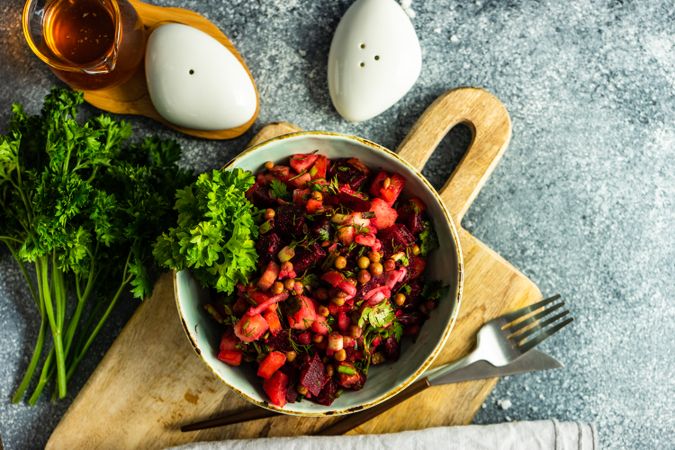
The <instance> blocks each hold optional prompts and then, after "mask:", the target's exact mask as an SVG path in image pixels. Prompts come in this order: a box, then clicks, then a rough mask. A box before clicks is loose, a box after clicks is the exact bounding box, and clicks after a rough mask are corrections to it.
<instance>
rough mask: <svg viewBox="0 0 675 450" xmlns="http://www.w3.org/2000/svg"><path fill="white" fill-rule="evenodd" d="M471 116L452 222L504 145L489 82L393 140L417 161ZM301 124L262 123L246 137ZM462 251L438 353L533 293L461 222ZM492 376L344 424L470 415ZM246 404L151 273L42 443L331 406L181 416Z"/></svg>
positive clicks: (505, 133) (92, 444)
mask: <svg viewBox="0 0 675 450" xmlns="http://www.w3.org/2000/svg"><path fill="white" fill-rule="evenodd" d="M459 123H465V124H468V125H469V126H470V127H471V129H472V130H473V132H474V138H473V142H472V144H471V146H470V147H469V150H468V151H467V153H466V155H465V156H464V158H463V159H462V161H461V162H460V163H459V165H458V167H457V168H456V170H455V172H454V173H453V175H452V176H451V178H450V180H449V181H448V183H447V184H446V186H445V187H444V189H442V190H441V192H442V198H443V200H444V201H445V203H446V205H447V206H448V209H449V211H450V213H451V215H452V217H453V218H454V220H455V221H456V223H457V224H460V223H461V219H462V216H463V215H464V213H465V212H466V211H467V209H468V208H469V205H470V204H471V202H472V201H473V199H474V198H475V196H476V195H477V193H478V191H479V190H480V188H481V186H482V185H483V184H484V183H485V180H486V179H487V177H488V176H489V174H490V172H491V171H492V170H493V169H494V167H495V166H496V164H497V161H498V160H499V158H500V156H501V155H502V153H503V151H504V150H505V148H506V146H507V144H508V141H509V138H510V135H511V124H510V119H509V116H508V113H507V111H506V109H505V108H504V106H503V105H502V104H501V103H500V102H499V100H497V99H496V98H495V97H494V96H492V95H491V94H489V93H488V92H486V91H483V90H481V89H475V88H463V89H457V90H453V91H449V92H447V93H445V94H444V95H443V96H441V97H440V98H439V99H437V100H436V101H435V102H434V103H433V104H432V105H431V106H430V107H429V108H428V109H427V110H426V112H425V113H424V114H423V115H422V117H420V119H419V120H418V121H417V123H416V124H415V125H414V127H413V129H412V130H411V131H410V133H409V135H408V137H407V138H406V139H405V140H404V141H403V143H402V144H401V145H400V147H399V149H398V152H399V153H400V154H401V155H402V156H404V157H405V158H406V159H407V160H408V161H409V162H411V163H412V164H413V165H415V166H417V167H418V168H421V167H422V166H424V163H425V162H426V161H427V159H428V157H429V155H430V154H431V153H432V152H433V150H434V149H435V148H436V146H437V145H438V143H439V142H440V141H441V139H442V138H443V137H444V136H445V134H446V133H447V131H448V130H449V129H450V128H452V127H453V126H455V125H456V124H459ZM297 129H298V128H297V127H295V126H293V125H291V124H287V123H275V124H270V125H267V126H266V127H264V128H263V129H262V131H261V132H260V133H259V134H258V135H257V136H256V137H255V138H254V140H253V142H252V143H257V142H262V141H265V140H267V139H269V138H271V137H274V136H277V135H281V134H286V133H289V132H292V131H295V130H297ZM459 234H460V240H461V245H462V252H463V254H464V263H465V275H466V276H465V284H464V296H463V300H462V304H461V308H460V312H459V318H458V321H457V324H456V326H455V329H454V331H453V332H452V334H451V335H450V338H449V340H448V344H447V346H446V347H445V349H444V351H443V352H442V353H441V355H440V356H439V357H438V359H437V360H436V364H443V363H447V362H449V361H451V360H454V359H456V358H459V357H461V356H463V355H464V354H466V353H467V352H468V351H469V350H470V349H471V348H472V346H473V345H474V335H475V333H476V331H477V330H478V328H480V326H481V325H482V324H483V323H485V322H486V321H488V320H490V319H492V318H494V317H497V316H499V315H501V314H503V313H504V312H506V311H509V310H513V309H517V308H519V307H522V306H524V305H526V304H529V303H533V302H534V301H537V300H539V299H540V298H541V294H540V292H539V290H538V289H537V287H536V286H535V285H534V283H533V282H532V281H530V280H529V279H528V278H527V277H525V276H524V275H523V274H521V273H520V272H519V271H518V270H516V269H515V268H514V267H513V266H511V265H510V264H509V263H508V262H507V261H505V260H504V259H503V258H501V257H500V256H499V255H497V254H496V253H495V252H494V251H492V250H490V249H489V248H488V247H486V246H485V244H483V243H481V242H480V241H479V240H477V239H476V238H475V237H473V236H471V234H469V233H468V232H467V231H466V230H464V229H462V228H461V227H459ZM495 383H496V379H493V380H487V381H471V382H464V383H458V384H453V385H446V386H441V387H434V388H433V389H429V390H427V391H425V392H423V393H421V394H419V395H417V396H416V397H413V398H411V399H409V400H407V401H405V402H403V403H401V404H400V405H398V406H397V407H395V408H393V409H391V410H390V411H388V412H387V413H385V414H383V415H381V416H379V417H377V418H375V419H373V420H371V421H370V422H367V423H366V424H364V425H362V426H360V427H359V428H356V429H355V430H353V431H352V432H351V433H385V432H394V431H401V430H411V429H420V428H426V427H430V426H438V425H452V424H467V423H470V422H471V420H472V418H473V416H474V414H475V413H476V411H477V409H478V408H479V407H480V405H481V404H482V403H483V401H484V400H485V397H486V396H487V395H488V393H489V392H490V391H491V390H492V388H493V387H494V385H495ZM245 408H251V405H249V404H248V403H247V402H246V401H244V400H243V399H241V398H240V397H239V396H238V395H237V394H235V393H234V392H232V391H230V390H229V388H227V387H226V386H225V385H224V384H222V383H221V382H220V381H219V380H218V379H216V377H215V376H214V375H213V374H212V373H211V371H210V370H209V369H208V368H207V366H206V365H205V364H204V363H203V362H201V361H200V360H199V359H198V357H197V355H196V354H195V353H194V351H193V350H192V348H191V346H190V344H189V343H188V340H187V339H186V337H185V336H184V334H183V330H182V329H181V324H180V322H179V317H178V314H177V312H176V306H175V303H174V291H173V286H172V281H171V276H170V275H165V276H163V277H162V278H161V279H160V281H159V282H158V283H157V285H156V287H155V290H154V293H153V295H152V297H151V298H149V299H147V300H145V301H144V302H143V304H142V305H141V306H140V307H139V308H138V310H137V311H136V313H135V314H134V316H133V317H132V318H131V320H130V321H129V323H128V324H127V325H126V327H125V328H124V329H123V330H122V332H121V333H120V335H119V337H118V338H117V340H116V341H115V342H114V344H113V345H112V347H111V348H110V350H109V351H108V353H107V354H106V356H105V357H104V359H103V360H102V361H101V363H100V365H99V366H98V368H97V369H96V371H95V372H94V374H93V375H92V376H91V378H90V379H89V381H88V383H87V384H86V385H85V386H84V387H83V388H82V390H81V391H80V394H79V395H78V397H77V398H76V399H75V401H74V402H73V404H72V406H71V407H70V409H69V410H68V412H67V413H66V414H65V416H64V417H63V419H62V420H61V423H60V424H59V425H58V427H57V428H56V430H55V431H54V433H53V434H52V436H51V439H50V440H49V442H48V444H47V448H48V449H70V450H74V449H90V448H97V449H115V448H161V447H166V446H169V445H176V444H181V443H187V442H192V441H197V440H216V439H228V438H250V437H261V436H288V435H295V434H310V433H312V432H314V431H316V430H318V429H320V428H322V427H323V426H325V425H326V424H327V423H328V422H330V421H334V420H336V419H335V418H300V417H294V416H283V417H277V418H272V419H265V420H258V421H255V422H249V423H246V424H239V425H232V426H227V427H221V428H217V429H212V430H204V431H199V432H193V433H181V432H180V431H179V426H180V425H181V424H185V423H188V422H193V421H195V420H197V419H205V418H208V417H210V416H214V415H217V414H222V413H223V412H224V411H239V410H242V409H245Z"/></svg>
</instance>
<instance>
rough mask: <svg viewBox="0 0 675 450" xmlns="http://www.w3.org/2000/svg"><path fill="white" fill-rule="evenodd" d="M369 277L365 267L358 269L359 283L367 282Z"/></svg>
mask: <svg viewBox="0 0 675 450" xmlns="http://www.w3.org/2000/svg"><path fill="white" fill-rule="evenodd" d="M370 279H371V275H370V272H368V271H367V270H366V269H363V270H360V271H359V283H361V284H366V283H367V282H369V281H370Z"/></svg>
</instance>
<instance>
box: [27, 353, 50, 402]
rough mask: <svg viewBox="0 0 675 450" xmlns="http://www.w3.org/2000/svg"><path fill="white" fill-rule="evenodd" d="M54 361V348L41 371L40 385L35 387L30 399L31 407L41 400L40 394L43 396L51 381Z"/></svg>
mask: <svg viewBox="0 0 675 450" xmlns="http://www.w3.org/2000/svg"><path fill="white" fill-rule="evenodd" d="M53 360H54V349H53V348H52V349H51V350H50V351H49V354H48V355H47V358H46V359H45V362H44V364H43V365H42V370H41V371H40V378H39V379H38V384H37V385H36V386H35V389H34V390H33V394H31V396H30V398H29V399H28V404H29V405H31V406H33V405H35V404H36V403H37V401H38V399H39V398H40V394H42V391H43V390H44V388H45V386H46V384H47V381H49V379H50V378H51V374H52V373H53V367H52V361H53Z"/></svg>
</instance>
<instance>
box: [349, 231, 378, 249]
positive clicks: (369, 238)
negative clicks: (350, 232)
mask: <svg viewBox="0 0 675 450" xmlns="http://www.w3.org/2000/svg"><path fill="white" fill-rule="evenodd" d="M354 240H355V241H356V243H357V244H361V245H365V246H366V247H371V248H372V249H373V250H374V251H376V252H379V251H380V249H381V248H382V243H381V242H380V240H379V239H378V238H376V237H375V233H368V234H357V235H356V237H355V238H354Z"/></svg>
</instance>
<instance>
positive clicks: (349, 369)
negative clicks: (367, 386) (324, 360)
mask: <svg viewBox="0 0 675 450" xmlns="http://www.w3.org/2000/svg"><path fill="white" fill-rule="evenodd" d="M337 373H338V380H339V381H338V383H339V384H340V386H342V387H345V388H354V387H358V386H359V385H361V384H363V380H362V379H361V374H360V373H359V371H358V369H357V368H356V367H354V365H353V364H351V363H348V362H341V363H340V364H339V365H338V367H337Z"/></svg>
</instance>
